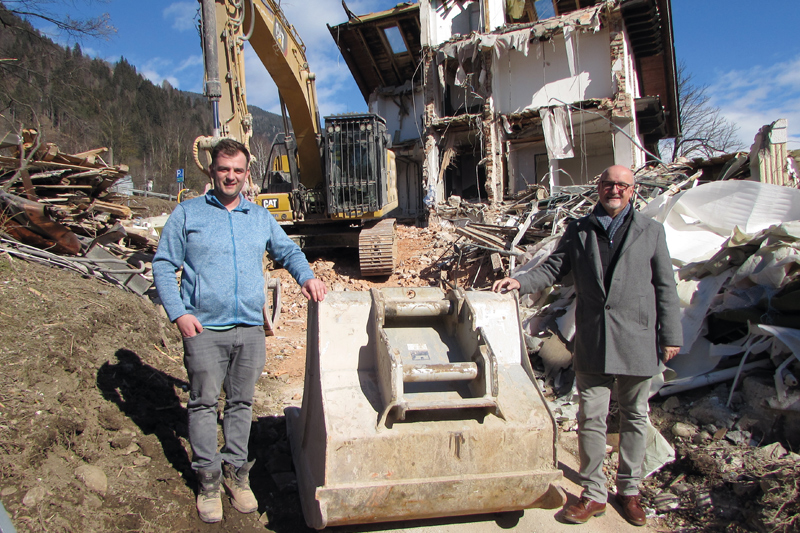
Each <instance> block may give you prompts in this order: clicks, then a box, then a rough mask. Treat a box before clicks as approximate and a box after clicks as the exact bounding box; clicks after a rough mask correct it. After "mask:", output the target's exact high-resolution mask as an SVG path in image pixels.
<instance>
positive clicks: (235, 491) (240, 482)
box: [222, 459, 258, 513]
mask: <svg viewBox="0 0 800 533" xmlns="http://www.w3.org/2000/svg"><path fill="white" fill-rule="evenodd" d="M255 462H256V461H255V459H254V460H252V461H250V462H249V463H245V464H243V465H242V466H240V467H239V468H236V467H235V466H233V465H231V464H228V463H225V464H224V465H222V483H223V484H224V485H225V489H226V490H227V491H228V494H230V496H231V503H232V504H233V507H234V508H235V509H236V510H237V511H239V512H240V513H252V512H253V511H255V510H257V509H258V502H257V501H256V497H255V495H254V494H253V491H252V490H250V469H251V468H253V465H254V464H255Z"/></svg>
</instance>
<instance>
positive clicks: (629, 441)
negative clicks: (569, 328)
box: [575, 372, 652, 503]
mask: <svg viewBox="0 0 800 533" xmlns="http://www.w3.org/2000/svg"><path fill="white" fill-rule="evenodd" d="M615 378H616V387H617V391H616V398H617V401H618V403H619V411H620V432H619V433H620V435H619V468H618V470H617V479H616V484H617V493H618V494H622V495H624V496H633V495H636V494H639V483H640V482H641V480H642V462H643V461H644V450H645V445H646V442H647V440H646V439H647V400H648V397H649V395H650V381H651V379H652V378H649V377H640V376H614V375H610V374H588V373H585V372H576V373H575V380H576V382H577V385H578V393H579V398H580V400H579V404H578V452H579V455H580V462H581V466H580V472H579V473H578V475H579V478H580V484H581V486H582V487H583V496H585V497H587V498H590V499H592V500H594V501H596V502H600V503H605V502H606V500H607V499H608V491H607V490H606V476H605V474H604V473H603V459H604V458H605V455H606V431H607V427H606V417H607V416H608V405H609V401H610V400H611V387H612V386H614V383H615Z"/></svg>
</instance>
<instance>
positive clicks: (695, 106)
mask: <svg viewBox="0 0 800 533" xmlns="http://www.w3.org/2000/svg"><path fill="white" fill-rule="evenodd" d="M707 90H708V85H697V84H695V83H694V76H693V75H692V74H691V73H690V72H688V71H687V68H686V64H685V63H684V62H681V63H680V64H679V65H678V95H679V98H680V107H681V130H682V131H681V135H680V136H678V137H675V138H673V139H665V140H663V141H662V142H661V144H660V147H659V148H660V151H661V153H662V155H663V156H664V157H666V158H667V159H671V160H672V161H675V160H676V159H677V158H678V157H704V158H710V157H713V156H717V155H720V154H724V153H729V152H733V151H737V150H741V149H742V148H744V147H743V146H742V144H741V141H740V140H739V138H738V136H737V132H738V130H739V127H738V126H737V125H736V124H734V123H732V122H730V121H728V119H726V118H725V117H723V116H722V114H721V111H720V109H719V108H717V107H714V106H713V105H711V103H710V100H711V97H710V96H709V95H708V94H707Z"/></svg>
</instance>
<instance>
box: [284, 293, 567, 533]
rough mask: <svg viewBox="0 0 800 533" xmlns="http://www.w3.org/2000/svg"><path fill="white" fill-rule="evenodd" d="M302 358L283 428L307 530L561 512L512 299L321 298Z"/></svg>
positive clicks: (552, 435)
mask: <svg viewBox="0 0 800 533" xmlns="http://www.w3.org/2000/svg"><path fill="white" fill-rule="evenodd" d="M307 346H308V352H307V359H306V376H305V389H304V395H303V404H302V407H301V408H300V409H298V408H289V409H287V410H286V420H287V424H288V426H289V428H288V430H289V437H290V441H291V447H292V456H293V458H294V464H295V468H296V471H297V479H298V489H299V492H300V499H301V502H302V507H303V514H304V516H305V520H306V522H307V523H308V525H309V526H310V527H313V528H316V529H322V528H325V527H327V526H337V525H345V524H362V523H371V522H387V521H395V520H401V519H402V520H407V519H418V518H433V517H443V516H460V515H469V514H482V513H492V512H506V511H514V510H520V509H526V508H531V507H547V508H555V507H558V506H561V505H563V503H564V501H565V495H564V492H563V490H562V489H561V488H560V487H559V486H558V482H559V481H560V479H561V472H560V471H559V470H558V469H557V467H556V466H557V461H556V436H557V433H556V424H555V419H554V418H553V415H552V413H551V412H550V411H549V409H548V408H547V405H546V403H545V401H544V398H543V396H542V393H541V391H540V389H539V387H538V386H537V384H536V381H535V379H534V377H533V373H532V371H531V368H530V363H529V362H528V356H527V351H526V350H525V346H524V343H523V338H522V329H521V327H520V321H519V314H518V307H517V302H516V300H515V298H513V297H511V296H510V295H499V294H495V293H490V292H463V291H451V292H449V293H445V292H444V291H442V290H440V289H437V288H432V287H424V288H413V289H409V288H388V289H380V290H377V289H373V290H372V291H371V292H332V293H329V294H328V296H327V297H326V298H325V301H324V302H321V303H319V304H316V305H311V306H310V308H309V314H308V344H307Z"/></svg>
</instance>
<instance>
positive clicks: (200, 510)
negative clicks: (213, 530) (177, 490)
mask: <svg viewBox="0 0 800 533" xmlns="http://www.w3.org/2000/svg"><path fill="white" fill-rule="evenodd" d="M221 477H222V472H220V471H219V470H198V471H197V480H198V482H199V488H198V490H197V514H199V515H200V520H202V521H203V522H207V523H209V524H211V523H214V522H219V521H220V520H222V496H221V495H220V492H219V481H220V478H221Z"/></svg>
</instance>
